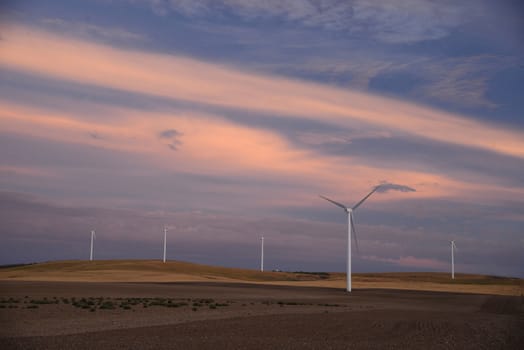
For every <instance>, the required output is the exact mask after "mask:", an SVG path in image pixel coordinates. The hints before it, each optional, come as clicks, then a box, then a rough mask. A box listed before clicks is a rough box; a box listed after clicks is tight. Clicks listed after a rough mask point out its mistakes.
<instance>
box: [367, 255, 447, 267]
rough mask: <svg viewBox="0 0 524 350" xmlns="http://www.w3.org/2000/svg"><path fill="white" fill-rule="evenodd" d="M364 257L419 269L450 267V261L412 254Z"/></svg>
mask: <svg viewBox="0 0 524 350" xmlns="http://www.w3.org/2000/svg"><path fill="white" fill-rule="evenodd" d="M362 258H363V259H364V260H369V261H378V262H385V263H389V264H394V265H398V266H404V267H410V268H412V269H413V268H415V269H418V270H425V269H431V270H443V269H446V268H447V267H448V263H446V262H442V261H439V260H436V259H428V258H417V257H414V256H411V255H408V256H401V257H398V258H382V257H378V256H375V255H364V256H363V257H362Z"/></svg>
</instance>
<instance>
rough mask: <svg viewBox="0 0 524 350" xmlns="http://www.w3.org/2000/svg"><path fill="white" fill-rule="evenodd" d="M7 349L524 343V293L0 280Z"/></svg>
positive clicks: (1, 336) (0, 339) (0, 340)
mask: <svg viewBox="0 0 524 350" xmlns="http://www.w3.org/2000/svg"><path fill="white" fill-rule="evenodd" d="M0 301H1V302H0V305H2V306H0V307H1V308H0V344H1V348H2V349H97V350H103V349H348V348H352V349H353V348H354V349H523V348H524V332H522V330H523V329H524V305H523V298H522V297H521V296H496V295H475V294H459V293H444V292H425V291H407V290H381V289H357V290H355V291H354V292H352V293H351V294H348V293H346V292H344V291H343V289H336V288H314V287H295V286H277V285H262V284H245V283H243V284H241V283H221V282H185V283H182V282H178V283H86V282H42V281H34V282H27V281H25V282H24V281H1V282H0Z"/></svg>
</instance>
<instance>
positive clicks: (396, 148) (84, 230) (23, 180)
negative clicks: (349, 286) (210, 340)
mask: <svg viewBox="0 0 524 350" xmlns="http://www.w3.org/2000/svg"><path fill="white" fill-rule="evenodd" d="M523 92H524V6H523V5H522V3H521V2H520V1H510V0H502V1H496V2H494V1H489V0H464V1H451V0H450V1H447V0H441V1H432V0H394V1H386V0H375V1H370V0H347V1H340V0H267V1H254V0H93V1H76V0H67V1H65V0H44V1H36V0H18V1H10V0H7V1H2V2H1V3H0V208H1V210H0V237H1V238H2V244H1V245H0V264H15V263H28V262H37V261H49V260H62V259H87V258H88V257H89V241H90V232H91V230H96V234H97V240H96V244H95V258H96V259H161V257H162V249H163V248H162V239H163V227H164V225H166V226H168V228H169V230H168V245H167V251H168V252H167V256H168V259H176V260H184V261H191V262H195V263H203V264H214V265H222V266H229V267H241V268H253V269H256V268H258V266H259V259H260V237H261V236H264V237H265V264H264V265H265V268H266V269H280V270H286V271H300V270H301V271H341V272H342V271H345V260H346V239H347V226H346V225H347V218H346V215H345V213H344V211H343V210H342V209H340V208H338V207H336V206H334V205H332V204H331V203H329V202H327V201H325V200H323V199H321V198H320V197H319V195H324V196H327V197H329V198H331V199H333V200H335V201H337V202H341V203H344V204H345V205H347V206H353V205H354V204H355V203H357V202H358V201H359V200H360V199H362V198H363V197H364V196H365V195H366V194H367V193H369V192H370V191H371V190H372V189H373V188H374V186H377V185H379V184H382V185H383V187H382V188H381V189H380V190H378V191H377V192H376V193H374V194H373V195H372V196H371V197H370V198H369V199H368V200H367V201H366V202H365V203H364V204H363V205H362V206H360V207H359V208H358V209H357V210H356V211H355V224H356V229H357V234H358V243H359V251H358V252H357V251H355V250H354V251H353V271H354V272H386V271H449V270H450V240H454V241H455V243H456V245H457V248H458V251H457V252H456V255H455V262H456V271H457V272H467V273H484V274H496V275H504V276H518V277H524V176H523V174H524V115H523V112H522V111H523V110H524V98H522V96H523Z"/></svg>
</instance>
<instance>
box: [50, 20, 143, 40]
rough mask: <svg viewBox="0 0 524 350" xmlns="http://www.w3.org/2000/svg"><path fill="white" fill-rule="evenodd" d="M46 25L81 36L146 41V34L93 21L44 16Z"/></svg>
mask: <svg viewBox="0 0 524 350" xmlns="http://www.w3.org/2000/svg"><path fill="white" fill-rule="evenodd" d="M41 23H42V24H43V25H44V27H47V28H49V29H51V30H54V31H57V32H67V33H70V34H74V35H77V36H79V37H87V38H91V37H98V38H101V39H105V40H119V41H144V40H146V36H145V35H143V34H138V33H134V32H131V31H128V30H126V29H123V28H118V27H102V26H99V25H95V24H92V23H86V22H77V21H68V20H64V19H61V18H44V19H42V20H41Z"/></svg>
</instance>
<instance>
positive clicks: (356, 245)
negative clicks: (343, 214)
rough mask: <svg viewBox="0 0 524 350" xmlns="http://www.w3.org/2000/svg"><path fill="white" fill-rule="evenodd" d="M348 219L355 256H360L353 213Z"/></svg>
mask: <svg viewBox="0 0 524 350" xmlns="http://www.w3.org/2000/svg"><path fill="white" fill-rule="evenodd" d="M349 215H350V217H349V219H350V220H351V233H352V234H353V235H352V236H353V240H354V241H355V249H356V250H357V254H359V255H360V249H359V247H358V238H357V227H356V226H355V220H354V219H353V212H351V213H350V214H349Z"/></svg>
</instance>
